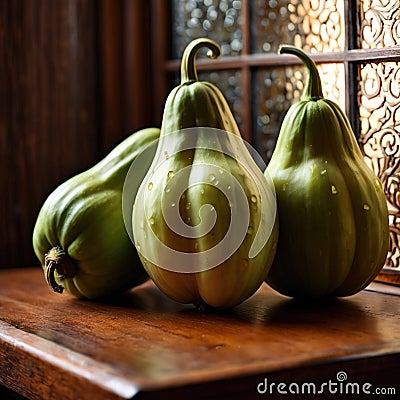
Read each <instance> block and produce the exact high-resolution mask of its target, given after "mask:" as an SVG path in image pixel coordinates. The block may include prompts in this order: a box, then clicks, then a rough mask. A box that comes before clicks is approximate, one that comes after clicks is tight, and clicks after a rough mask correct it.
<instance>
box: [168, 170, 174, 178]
mask: <svg viewBox="0 0 400 400" xmlns="http://www.w3.org/2000/svg"><path fill="white" fill-rule="evenodd" d="M167 176H168V179H171V178H172V177H173V176H174V171H168V175H167Z"/></svg>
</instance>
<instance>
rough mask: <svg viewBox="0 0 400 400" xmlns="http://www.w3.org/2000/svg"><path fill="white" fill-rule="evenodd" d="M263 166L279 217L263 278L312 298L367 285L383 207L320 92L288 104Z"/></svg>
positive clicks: (377, 259)
mask: <svg viewBox="0 0 400 400" xmlns="http://www.w3.org/2000/svg"><path fill="white" fill-rule="evenodd" d="M267 171H268V173H269V174H270V176H271V177H272V179H273V181H274V184H275V189H276V193H277V202H278V213H279V217H280V234H279V241H278V249H277V253H276V257H275V260H274V263H273V266H272V268H271V270H270V272H269V275H268V278H267V283H268V284H270V285H271V286H272V287H273V288H274V289H276V290H277V291H279V292H280V293H282V294H284V295H288V296H293V297H312V298H315V297H321V296H327V295H331V296H349V295H352V294H354V293H357V292H358V291H360V290H362V289H363V288H365V287H366V286H367V285H368V284H369V283H370V282H371V281H372V280H373V279H374V278H375V277H376V275H377V274H378V272H379V271H380V269H381V268H382V266H383V264H384V262H385V259H386V254H387V251H388V248H389V225H388V211H387V205H386V198H385V195H384V192H383V190H382V187H381V184H380V182H379V180H378V179H377V178H376V176H375V175H374V173H373V171H372V170H371V169H370V168H369V167H368V166H367V165H366V163H365V162H364V159H363V156H362V154H361V151H360V149H359V147H358V144H357V142H356V140H355V137H354V134H353V132H352V130H351V127H350V124H349V122H348V119H347V117H346V116H345V115H344V113H343V112H342V111H341V109H340V108H339V107H338V106H337V105H336V104H335V103H334V102H332V101H329V100H327V99H323V98H319V99H315V98H314V99H313V98H308V99H307V98H306V99H304V100H302V101H300V102H299V103H297V104H295V105H293V106H292V107H291V108H290V110H289V112H288V113H287V115H286V117H285V119H284V122H283V124H282V128H281V131H280V134H279V138H278V142H277V145H276V149H275V151H274V153H273V155H272V158H271V161H270V163H269V165H268V168H267Z"/></svg>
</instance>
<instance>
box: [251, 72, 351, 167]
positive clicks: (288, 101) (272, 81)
mask: <svg viewBox="0 0 400 400" xmlns="http://www.w3.org/2000/svg"><path fill="white" fill-rule="evenodd" d="M318 71H319V73H320V76H321V81H322V87H323V92H324V96H325V97H326V98H329V99H331V100H333V101H335V102H336V103H338V104H339V105H340V106H341V107H342V109H343V110H344V101H345V100H344V99H345V93H344V90H345V86H344V66H343V64H319V65H318ZM305 73H306V72H305V69H304V67H301V66H290V67H281V68H273V67H270V68H260V69H258V70H257V71H256V73H255V78H254V82H253V87H254V91H255V96H254V104H255V115H254V116H253V118H254V123H253V125H254V127H255V142H256V145H257V147H258V148H257V150H258V151H259V152H260V154H261V155H262V156H263V157H264V159H265V161H266V162H268V160H269V159H270V158H271V155H272V152H273V150H274V148H275V143H276V139H277V136H278V133H279V130H280V126H281V123H282V120H283V117H284V115H285V114H286V112H287V110H288V109H289V107H290V106H291V105H292V104H293V103H295V102H297V101H298V100H299V99H300V96H301V94H302V91H303V88H304V82H305V81H306V75H305Z"/></svg>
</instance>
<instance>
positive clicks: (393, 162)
mask: <svg viewBox="0 0 400 400" xmlns="http://www.w3.org/2000/svg"><path fill="white" fill-rule="evenodd" d="M360 77H361V80H360V96H359V102H360V119H361V134H360V142H361V147H362V150H363V151H364V154H365V159H366V161H367V163H368V164H369V165H370V166H371V168H372V169H373V170H374V171H375V173H376V174H377V176H378V177H379V178H380V180H381V181H382V184H383V187H384V190H385V193H386V197H387V201H388V207H389V214H390V219H389V223H390V242H391V243H390V251H389V255H388V259H387V262H386V265H387V266H390V267H394V268H400V63H399V62H398V63H394V62H386V63H379V64H366V65H362V66H361V67H360Z"/></svg>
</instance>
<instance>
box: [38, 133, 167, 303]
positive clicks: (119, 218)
mask: <svg viewBox="0 0 400 400" xmlns="http://www.w3.org/2000/svg"><path fill="white" fill-rule="evenodd" d="M159 132H160V130H159V129H157V128H148V129H144V130H142V131H138V132H136V133H134V134H132V135H131V136H129V137H128V138H127V139H125V140H124V141H123V142H122V143H120V144H119V145H118V146H117V147H116V148H115V149H114V150H113V151H112V152H111V153H110V154H108V155H107V156H106V157H105V158H104V159H103V160H102V161H100V162H99V163H98V164H96V165H95V166H93V167H92V168H90V169H89V170H87V171H85V172H82V173H80V174H79V175H76V176H74V177H72V178H70V179H69V180H68V181H66V182H64V183H63V184H61V185H60V186H59V187H57V188H56V189H55V190H54V192H52V193H51V194H50V196H49V197H48V198H47V200H46V201H45V203H44V204H43V206H42V208H41V210H40V212H39V215H38V218H37V221H36V225H35V227H34V231H33V247H34V250H35V253H36V256H37V257H38V259H39V260H40V262H41V264H42V266H43V268H44V265H45V254H46V253H47V252H49V250H50V249H52V248H53V247H55V246H59V247H61V248H62V249H63V250H64V251H66V252H67V254H68V256H69V257H70V259H71V260H73V263H74V265H75V267H76V273H75V276H73V277H71V278H64V277H63V276H62V275H60V274H59V273H57V272H56V273H55V279H56V282H57V283H58V284H60V285H61V286H63V287H64V288H65V289H66V290H67V291H68V292H70V293H71V294H73V295H74V296H77V297H80V298H98V297H102V296H106V295H109V294H111V293H114V292H120V291H123V290H126V289H129V288H131V287H133V286H135V285H138V284H140V283H143V282H144V281H145V280H146V279H148V276H147V274H146V272H145V271H144V270H143V268H142V265H141V263H140V260H139V258H138V255H137V252H136V249H135V247H134V245H133V243H132V242H131V240H130V238H129V236H128V233H127V231H126V229H125V225H124V221H123V215H122V188H123V184H124V180H125V176H126V174H127V172H128V169H129V167H130V166H131V164H132V162H133V161H134V160H135V159H136V157H137V156H138V155H139V154H141V152H142V151H143V149H144V148H145V147H146V146H147V145H148V144H150V143H151V142H153V141H154V140H156V139H158V137H159Z"/></svg>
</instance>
